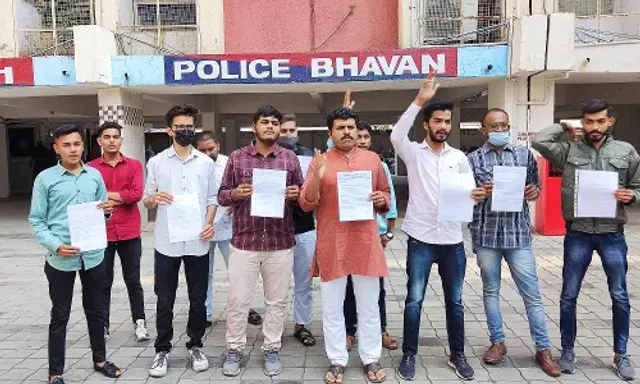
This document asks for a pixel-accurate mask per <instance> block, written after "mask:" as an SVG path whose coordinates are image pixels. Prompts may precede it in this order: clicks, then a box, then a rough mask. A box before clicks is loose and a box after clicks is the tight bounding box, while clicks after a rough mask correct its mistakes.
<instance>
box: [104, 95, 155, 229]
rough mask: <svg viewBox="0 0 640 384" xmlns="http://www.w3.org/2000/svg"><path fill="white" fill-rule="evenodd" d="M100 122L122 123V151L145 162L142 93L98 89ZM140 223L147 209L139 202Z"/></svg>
mask: <svg viewBox="0 0 640 384" xmlns="http://www.w3.org/2000/svg"><path fill="white" fill-rule="evenodd" d="M98 104H99V108H100V109H99V113H98V115H99V118H100V124H102V123H104V122H105V121H116V122H118V124H120V125H122V127H123V130H122V137H123V139H124V141H123V143H122V153H123V154H124V155H125V156H127V157H131V158H134V159H136V160H138V161H139V162H141V163H142V164H143V165H144V164H145V147H144V116H143V113H142V94H140V93H134V92H130V91H127V90H125V89H121V88H103V89H99V90H98ZM139 206H140V213H141V214H142V225H143V226H144V225H146V224H147V222H148V217H147V210H146V209H145V208H144V207H143V206H142V203H140V204H139Z"/></svg>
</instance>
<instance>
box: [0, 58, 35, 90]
mask: <svg viewBox="0 0 640 384" xmlns="http://www.w3.org/2000/svg"><path fill="white" fill-rule="evenodd" d="M2 85H34V81H33V59H32V58H30V57H19V58H12V59H0V86H2Z"/></svg>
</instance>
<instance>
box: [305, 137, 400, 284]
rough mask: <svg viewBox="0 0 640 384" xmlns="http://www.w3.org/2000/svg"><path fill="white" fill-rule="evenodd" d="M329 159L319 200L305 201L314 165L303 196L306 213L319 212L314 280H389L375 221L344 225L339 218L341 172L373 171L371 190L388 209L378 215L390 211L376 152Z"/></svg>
mask: <svg viewBox="0 0 640 384" xmlns="http://www.w3.org/2000/svg"><path fill="white" fill-rule="evenodd" d="M326 155H327V167H326V171H325V173H324V176H323V177H322V182H321V183H320V191H319V196H318V198H317V200H316V201H312V202H310V201H307V200H306V199H305V191H306V189H307V184H308V182H309V180H311V177H312V174H313V169H314V163H313V162H312V163H311V166H310V167H309V170H308V173H307V177H306V181H305V183H304V185H303V186H302V192H301V193H300V206H301V207H302V209H303V210H304V211H307V212H309V211H312V210H314V209H316V212H317V218H318V240H317V242H316V253H315V257H314V259H313V266H312V268H311V270H312V273H313V276H314V277H317V276H320V279H321V280H322V281H331V280H334V279H337V278H340V277H342V276H347V275H362V276H371V277H380V276H388V275H389V271H388V269H387V261H386V259H385V257H384V250H383V249H382V244H381V243H380V235H379V234H378V224H377V222H376V220H375V217H372V218H371V220H366V221H350V222H341V221H340V219H339V215H338V172H351V171H371V176H372V183H373V185H372V190H373V191H381V192H383V193H384V195H385V200H386V206H385V207H384V209H380V210H378V213H386V212H387V211H388V210H389V201H390V195H389V183H388V182H387V176H386V175H385V173H384V168H383V167H382V162H381V161H380V158H379V157H378V155H377V154H376V153H374V152H371V151H367V150H362V149H358V148H354V149H353V150H352V151H351V152H349V153H348V154H344V153H343V152H340V151H338V150H337V149H336V148H332V149H331V150H329V151H328V152H327V153H326ZM314 161H315V160H314Z"/></svg>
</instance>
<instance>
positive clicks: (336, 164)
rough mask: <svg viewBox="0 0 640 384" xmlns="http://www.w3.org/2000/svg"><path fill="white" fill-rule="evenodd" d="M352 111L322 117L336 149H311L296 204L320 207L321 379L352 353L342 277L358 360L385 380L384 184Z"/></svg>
mask: <svg viewBox="0 0 640 384" xmlns="http://www.w3.org/2000/svg"><path fill="white" fill-rule="evenodd" d="M357 119H358V118H357V115H356V114H355V113H354V112H353V111H352V110H351V109H348V108H340V109H336V110H334V111H333V112H331V113H330V114H329V116H328V117H327V126H328V128H329V135H330V137H331V140H332V142H333V143H334V145H335V146H334V147H333V148H331V149H330V150H329V151H328V152H327V153H326V154H320V153H319V152H316V155H315V157H314V159H313V161H312V162H311V165H310V166H309V172H308V174H307V178H306V179H305V184H304V186H303V187H302V192H301V196H300V206H301V207H302V209H303V210H305V211H306V212H311V211H313V210H317V211H316V212H317V217H318V242H317V245H316V254H315V259H314V264H313V267H312V270H313V273H314V276H320V278H321V280H322V283H321V289H322V320H323V325H322V328H323V332H324V339H325V348H326V352H327V356H328V357H329V360H330V361H331V366H330V367H329V369H328V371H327V374H326V377H325V381H326V382H327V383H342V381H343V375H344V370H345V367H346V366H347V362H348V359H349V354H348V353H347V348H346V345H345V339H346V329H345V319H344V312H343V303H344V298H345V290H346V286H347V276H349V275H351V277H352V280H353V287H354V292H355V297H356V303H357V308H358V324H359V328H360V343H359V345H358V349H359V353H360V358H361V359H362V363H363V364H364V369H365V375H366V376H367V378H368V380H369V381H371V382H374V383H379V382H381V381H383V380H384V379H385V378H386V374H385V372H384V369H383V368H382V366H381V365H380V363H379V360H380V355H381V353H382V340H381V333H380V313H379V310H378V293H379V291H380V283H379V279H380V277H383V276H388V271H387V262H386V260H385V258H384V251H383V249H382V244H381V242H380V237H379V235H378V225H377V222H376V220H375V214H376V213H380V214H385V213H386V212H387V211H388V210H389V203H390V196H389V183H388V181H387V177H386V175H385V173H384V169H383V168H382V163H381V161H380V158H379V157H378V155H376V154H375V153H373V152H371V151H367V150H362V149H360V148H357V146H356V135H357V129H356V121H357Z"/></svg>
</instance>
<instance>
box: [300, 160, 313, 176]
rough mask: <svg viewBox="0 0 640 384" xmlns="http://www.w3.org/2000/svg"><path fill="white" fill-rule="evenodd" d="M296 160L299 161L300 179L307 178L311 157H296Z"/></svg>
mask: <svg viewBox="0 0 640 384" xmlns="http://www.w3.org/2000/svg"><path fill="white" fill-rule="evenodd" d="M298 160H299V161H300V168H301V169H302V178H303V179H304V178H305V177H307V171H308V170H309V165H310V164H311V160H313V157H311V156H298Z"/></svg>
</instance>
